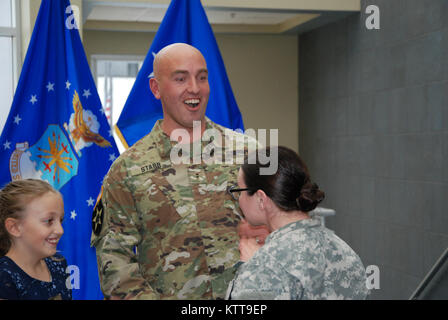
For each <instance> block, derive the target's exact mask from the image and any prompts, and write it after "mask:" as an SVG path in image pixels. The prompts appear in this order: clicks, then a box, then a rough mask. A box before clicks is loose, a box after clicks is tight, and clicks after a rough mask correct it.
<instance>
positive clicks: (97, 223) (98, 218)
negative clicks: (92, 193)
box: [92, 187, 104, 236]
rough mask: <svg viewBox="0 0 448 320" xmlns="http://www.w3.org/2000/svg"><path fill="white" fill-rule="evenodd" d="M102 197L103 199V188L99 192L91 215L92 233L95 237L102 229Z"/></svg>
mask: <svg viewBox="0 0 448 320" xmlns="http://www.w3.org/2000/svg"><path fill="white" fill-rule="evenodd" d="M102 197H103V187H101V192H100V194H99V195H98V198H97V200H96V205H95V207H94V208H93V213H92V231H93V233H94V234H95V235H96V236H98V235H99V234H100V232H101V229H102V227H103V219H104V207H103V201H102Z"/></svg>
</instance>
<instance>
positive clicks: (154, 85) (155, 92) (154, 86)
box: [149, 78, 160, 99]
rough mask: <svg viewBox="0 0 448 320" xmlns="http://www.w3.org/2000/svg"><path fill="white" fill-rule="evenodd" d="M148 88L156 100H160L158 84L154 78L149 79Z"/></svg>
mask: <svg viewBox="0 0 448 320" xmlns="http://www.w3.org/2000/svg"><path fill="white" fill-rule="evenodd" d="M149 88H150V89H151V92H152V94H153V95H154V97H156V99H160V90H159V83H158V82H157V80H156V79H155V78H151V79H149Z"/></svg>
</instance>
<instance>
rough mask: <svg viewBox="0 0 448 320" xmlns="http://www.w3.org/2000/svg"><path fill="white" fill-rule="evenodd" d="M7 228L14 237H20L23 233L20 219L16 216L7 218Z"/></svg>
mask: <svg viewBox="0 0 448 320" xmlns="http://www.w3.org/2000/svg"><path fill="white" fill-rule="evenodd" d="M5 228H6V231H8V233H9V234H11V235H12V236H13V237H20V236H21V234H22V228H21V226H20V220H19V219H16V218H7V219H6V220H5Z"/></svg>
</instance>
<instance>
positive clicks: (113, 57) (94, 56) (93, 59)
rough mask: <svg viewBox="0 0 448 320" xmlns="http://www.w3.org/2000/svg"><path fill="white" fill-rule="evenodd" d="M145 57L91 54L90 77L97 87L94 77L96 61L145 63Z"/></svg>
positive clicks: (95, 77)
mask: <svg viewBox="0 0 448 320" xmlns="http://www.w3.org/2000/svg"><path fill="white" fill-rule="evenodd" d="M145 58H146V56H137V55H125V54H92V55H91V57H90V64H91V66H92V76H93V79H94V80H95V85H97V86H98V84H97V83H96V80H97V76H96V70H97V64H98V60H111V61H129V60H131V61H132V60H135V61H142V63H143V62H145Z"/></svg>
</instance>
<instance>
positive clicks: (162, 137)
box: [151, 117, 224, 159]
mask: <svg viewBox="0 0 448 320" xmlns="http://www.w3.org/2000/svg"><path fill="white" fill-rule="evenodd" d="M162 123H163V119H159V120H157V121H156V123H155V125H154V127H153V129H152V131H151V136H152V138H153V141H154V142H156V144H157V145H158V149H159V152H160V156H161V158H162V159H167V158H169V157H170V153H171V149H172V148H173V147H174V146H176V145H177V144H178V142H177V141H171V140H170V137H169V136H168V135H167V134H166V133H165V132H164V131H163V129H162ZM205 129H206V130H207V129H216V130H219V131H220V133H221V134H222V135H223V134H224V132H222V130H220V128H219V127H218V126H217V125H216V124H215V123H213V122H212V121H211V120H210V119H209V118H207V117H205ZM212 141H213V139H212V137H208V139H206V140H205V141H202V148H204V147H205V146H206V145H208V144H210V143H211V142H212ZM190 145H191V144H190ZM192 156H193V155H192Z"/></svg>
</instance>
